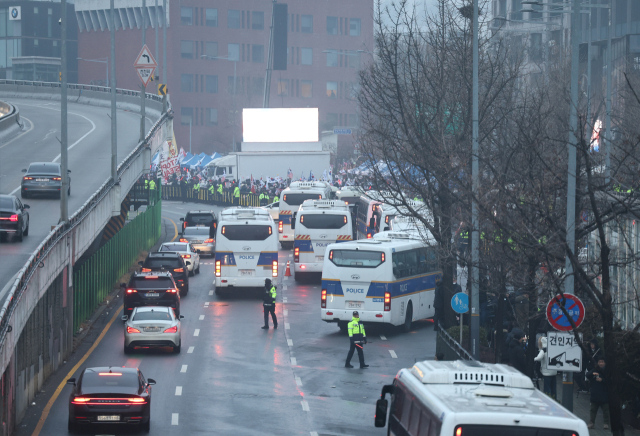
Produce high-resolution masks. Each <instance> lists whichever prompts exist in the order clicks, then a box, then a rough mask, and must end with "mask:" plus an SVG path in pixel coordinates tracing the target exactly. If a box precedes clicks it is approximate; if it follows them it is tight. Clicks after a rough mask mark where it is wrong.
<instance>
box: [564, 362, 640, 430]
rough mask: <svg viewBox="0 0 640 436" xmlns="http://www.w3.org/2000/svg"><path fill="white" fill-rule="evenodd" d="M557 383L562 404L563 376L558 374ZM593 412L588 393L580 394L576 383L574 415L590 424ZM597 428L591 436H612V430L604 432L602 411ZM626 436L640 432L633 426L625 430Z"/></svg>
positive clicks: (597, 420)
mask: <svg viewBox="0 0 640 436" xmlns="http://www.w3.org/2000/svg"><path fill="white" fill-rule="evenodd" d="M556 382H557V391H556V392H558V402H559V403H560V404H562V376H561V375H560V374H558V377H557V379H556ZM590 410H591V402H590V401H589V394H588V393H582V394H579V393H578V386H577V385H576V384H575V383H574V385H573V413H574V415H576V416H577V417H578V418H581V419H583V420H584V422H586V423H587V424H588V423H589V412H590ZM595 424H596V427H595V428H594V429H591V430H589V435H590V436H610V435H611V430H603V429H602V426H603V424H604V423H603V422H602V410H599V411H598V415H597V417H596V423H595ZM624 433H625V435H630V436H640V430H636V429H634V428H633V427H631V426H625V428H624Z"/></svg>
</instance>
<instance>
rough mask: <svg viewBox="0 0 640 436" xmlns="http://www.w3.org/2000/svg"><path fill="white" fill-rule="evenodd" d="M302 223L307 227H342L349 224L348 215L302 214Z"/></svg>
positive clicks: (332, 228) (333, 228) (334, 228)
mask: <svg viewBox="0 0 640 436" xmlns="http://www.w3.org/2000/svg"><path fill="white" fill-rule="evenodd" d="M300 224H302V225H303V226H305V227H306V228H307V229H331V230H336V229H341V228H342V227H344V226H345V225H346V224H347V216H346V215H334V214H302V215H301V216H300Z"/></svg>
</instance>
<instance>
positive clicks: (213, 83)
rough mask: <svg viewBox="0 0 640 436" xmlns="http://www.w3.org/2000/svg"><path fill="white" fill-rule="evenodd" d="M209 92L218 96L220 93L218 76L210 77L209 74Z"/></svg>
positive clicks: (207, 79)
mask: <svg viewBox="0 0 640 436" xmlns="http://www.w3.org/2000/svg"><path fill="white" fill-rule="evenodd" d="M206 81H207V84H206V86H207V92H208V93H209V94H217V93H218V76H210V75H208V74H207V78H206Z"/></svg>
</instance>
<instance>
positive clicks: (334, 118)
mask: <svg viewBox="0 0 640 436" xmlns="http://www.w3.org/2000/svg"><path fill="white" fill-rule="evenodd" d="M326 124H327V127H329V129H333V128H334V127H336V126H337V125H338V114H332V113H328V114H327V121H326Z"/></svg>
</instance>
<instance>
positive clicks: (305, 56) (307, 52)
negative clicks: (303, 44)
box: [300, 48, 313, 65]
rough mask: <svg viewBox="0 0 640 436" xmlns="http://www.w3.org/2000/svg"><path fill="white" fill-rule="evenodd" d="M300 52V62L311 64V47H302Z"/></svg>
mask: <svg viewBox="0 0 640 436" xmlns="http://www.w3.org/2000/svg"><path fill="white" fill-rule="evenodd" d="M301 51H302V53H301V57H302V59H301V62H300V63H301V64H302V65H312V64H313V49H311V48H303V49H302V50H301Z"/></svg>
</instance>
